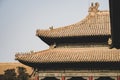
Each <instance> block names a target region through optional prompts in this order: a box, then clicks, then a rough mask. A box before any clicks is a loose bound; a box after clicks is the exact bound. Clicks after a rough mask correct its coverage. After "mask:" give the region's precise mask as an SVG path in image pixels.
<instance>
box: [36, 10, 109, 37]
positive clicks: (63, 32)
mask: <svg viewBox="0 0 120 80" xmlns="http://www.w3.org/2000/svg"><path fill="white" fill-rule="evenodd" d="M110 34H111V32H110V16H109V11H99V10H98V11H97V12H89V14H88V16H87V17H86V18H85V19H83V20H81V21H79V22H77V23H75V24H72V25H68V26H64V27H60V28H56V29H52V28H51V29H48V30H40V29H38V30H37V31H36V35H37V36H39V37H51V38H54V37H58V38H61V37H80V36H96V35H110Z"/></svg>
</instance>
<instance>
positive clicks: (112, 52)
mask: <svg viewBox="0 0 120 80" xmlns="http://www.w3.org/2000/svg"><path fill="white" fill-rule="evenodd" d="M16 60H18V61H20V62H26V63H28V64H29V63H37V64H42V63H67V62H68V63H74V62H120V50H119V49H109V48H108V47H94V48H53V49H48V50H44V51H39V52H33V53H31V54H16Z"/></svg>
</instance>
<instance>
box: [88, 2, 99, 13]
mask: <svg viewBox="0 0 120 80" xmlns="http://www.w3.org/2000/svg"><path fill="white" fill-rule="evenodd" d="M98 7H99V3H98V2H96V3H95V5H94V3H93V2H92V3H91V6H90V8H89V10H88V11H89V12H98V11H99V10H98Z"/></svg>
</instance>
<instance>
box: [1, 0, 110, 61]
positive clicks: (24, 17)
mask: <svg viewBox="0 0 120 80" xmlns="http://www.w3.org/2000/svg"><path fill="white" fill-rule="evenodd" d="M91 2H99V3H100V7H99V9H100V10H109V4H108V0H0V62H14V61H15V60H14V58H15V57H14V56H15V53H16V52H29V51H31V50H33V51H41V50H44V49H48V46H47V45H46V44H45V43H44V42H42V41H41V40H40V39H39V38H38V37H37V36H35V34H36V30H37V29H48V28H49V27H50V26H54V28H57V27H61V26H65V25H70V24H73V23H76V22H78V21H80V20H82V19H83V18H84V17H85V16H87V14H88V8H89V6H90V4H91Z"/></svg>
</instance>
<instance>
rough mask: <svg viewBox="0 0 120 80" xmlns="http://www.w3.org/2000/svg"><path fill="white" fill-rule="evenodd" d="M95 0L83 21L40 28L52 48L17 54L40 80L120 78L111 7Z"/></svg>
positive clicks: (115, 79) (119, 54) (118, 53)
mask: <svg viewBox="0 0 120 80" xmlns="http://www.w3.org/2000/svg"><path fill="white" fill-rule="evenodd" d="M98 8H99V3H95V4H94V3H92V4H91V6H90V8H89V10H88V15H87V16H86V18H84V19H83V20H82V21H80V22H77V23H75V24H71V25H68V26H64V27H61V28H56V29H54V28H53V27H50V29H48V30H37V31H36V35H37V36H38V37H39V38H40V39H41V40H43V41H44V42H45V43H46V44H48V45H49V46H50V48H49V49H47V50H43V51H39V52H30V53H29V54H16V60H18V61H19V62H21V63H23V64H25V65H28V66H30V67H33V68H34V73H33V75H34V76H36V79H38V80H120V50H119V49H115V48H112V49H111V47H110V45H111V44H112V40H111V27H110V15H109V11H107V10H104V11H101V10H99V9H98Z"/></svg>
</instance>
